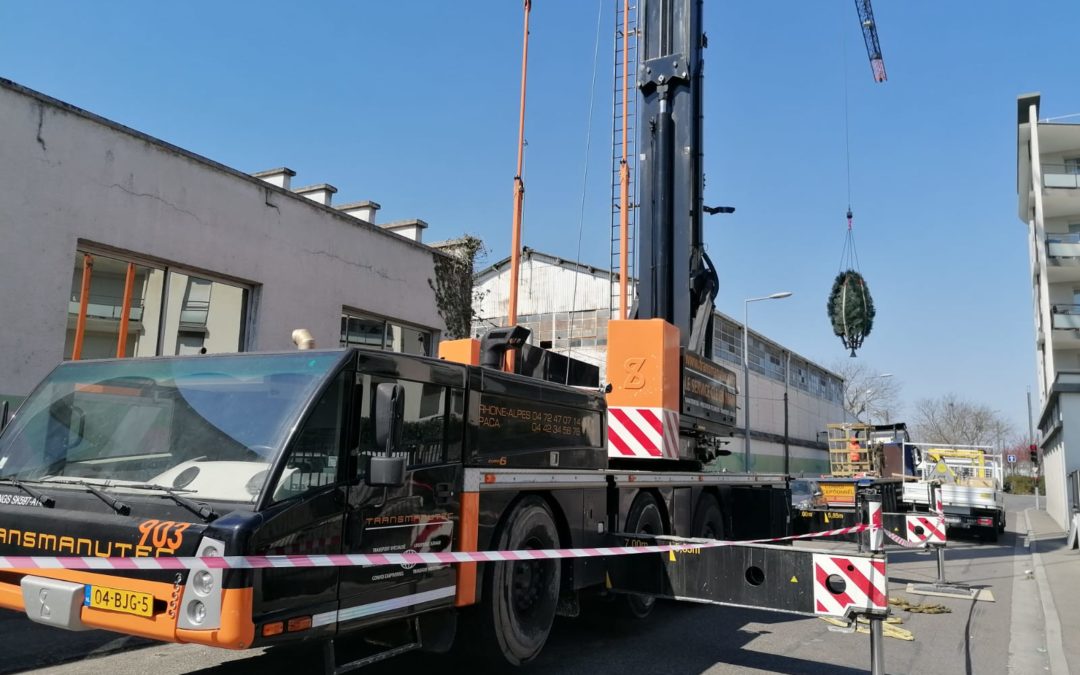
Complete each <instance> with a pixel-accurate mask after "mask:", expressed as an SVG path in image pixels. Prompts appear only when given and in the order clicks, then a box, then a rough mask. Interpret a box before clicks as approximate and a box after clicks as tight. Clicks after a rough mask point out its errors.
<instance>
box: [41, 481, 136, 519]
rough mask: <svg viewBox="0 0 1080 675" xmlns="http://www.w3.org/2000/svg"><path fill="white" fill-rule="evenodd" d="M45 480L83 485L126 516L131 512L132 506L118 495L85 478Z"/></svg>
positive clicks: (62, 483)
mask: <svg viewBox="0 0 1080 675" xmlns="http://www.w3.org/2000/svg"><path fill="white" fill-rule="evenodd" d="M43 482H46V483H56V484H57V485H81V486H82V487H84V488H86V489H87V490H89V491H90V492H91V493H92V494H93V495H94V496H95V497H97V498H98V499H100V500H101V501H103V502H105V503H106V504H108V505H109V506H111V507H112V510H113V511H116V512H117V513H119V514H120V515H122V516H126V515H129V514H130V513H131V507H130V506H128V505H127V504H125V503H124V502H122V501H120V500H119V499H117V498H116V497H113V496H112V495H111V494H109V493H108V492H105V491H104V490H102V489H101V488H99V487H97V486H96V485H94V484H93V483H87V482H86V481H84V480H50V481H43Z"/></svg>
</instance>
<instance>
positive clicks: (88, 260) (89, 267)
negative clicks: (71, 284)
mask: <svg viewBox="0 0 1080 675" xmlns="http://www.w3.org/2000/svg"><path fill="white" fill-rule="evenodd" d="M93 273H94V256H92V255H90V254H89V253H83V270H82V288H81V289H80V291H79V318H78V319H77V320H76V321H75V344H74V345H73V346H72V347H71V360H72V361H78V360H79V358H81V357H82V346H83V338H84V337H85V336H86V307H87V305H89V304H90V277H91V276H92V275H93Z"/></svg>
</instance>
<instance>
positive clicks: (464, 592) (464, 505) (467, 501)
mask: <svg viewBox="0 0 1080 675" xmlns="http://www.w3.org/2000/svg"><path fill="white" fill-rule="evenodd" d="M479 524H480V493H479V492H463V493H461V517H460V518H459V519H458V532H459V534H458V536H459V540H458V550H459V551H475V550H476V542H477V539H478V535H479V533H478V528H479ZM475 603H476V563H458V578H457V598H456V599H455V601H454V605H456V606H457V607H465V606H466V605H472V604H475Z"/></svg>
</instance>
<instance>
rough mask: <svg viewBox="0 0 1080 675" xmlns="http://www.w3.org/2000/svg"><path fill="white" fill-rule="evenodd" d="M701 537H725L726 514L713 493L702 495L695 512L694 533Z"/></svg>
mask: <svg viewBox="0 0 1080 675" xmlns="http://www.w3.org/2000/svg"><path fill="white" fill-rule="evenodd" d="M693 536H695V537H697V538H699V539H723V538H724V516H723V513H722V512H721V511H720V504H719V502H717V501H716V497H714V496H712V495H711V494H705V495H702V496H701V499H700V501H698V507H697V511H695V512H694V534H693Z"/></svg>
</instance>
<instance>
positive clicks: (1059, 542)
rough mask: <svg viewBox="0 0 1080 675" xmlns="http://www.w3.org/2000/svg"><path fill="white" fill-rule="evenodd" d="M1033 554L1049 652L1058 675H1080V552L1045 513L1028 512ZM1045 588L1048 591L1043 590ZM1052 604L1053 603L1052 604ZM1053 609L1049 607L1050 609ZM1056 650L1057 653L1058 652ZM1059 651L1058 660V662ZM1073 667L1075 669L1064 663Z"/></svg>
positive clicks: (1052, 665)
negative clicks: (1067, 545)
mask: <svg viewBox="0 0 1080 675" xmlns="http://www.w3.org/2000/svg"><path fill="white" fill-rule="evenodd" d="M1025 515H1026V517H1027V522H1028V523H1030V528H1031V529H1030V532H1029V536H1030V541H1031V552H1032V554H1033V556H1032V557H1033V559H1034V564H1035V578H1036V581H1038V582H1039V585H1040V595H1041V596H1042V597H1043V598H1044V600H1043V611H1044V612H1046V620H1047V645H1046V646H1047V650H1048V655H1049V656H1050V663H1051V669H1052V671H1053V673H1054V675H1057V673H1058V671H1059V670H1060V671H1061V672H1062V673H1067V672H1072V673H1078V674H1080V634H1078V633H1077V630H1076V629H1077V627H1078V626H1080V550H1071V549H1069V548H1067V547H1066V545H1065V532H1063V531H1062V530H1061V527H1059V526H1058V524H1057V523H1056V522H1054V519H1053V518H1051V517H1050V516H1049V515H1047V514H1046V512H1045V511H1036V510H1035V509H1028V510H1027V511H1026V512H1025ZM1043 586H1045V588H1042V587H1043ZM1047 596H1049V597H1048V598H1047ZM1048 601H1049V602H1048ZM1048 604H1049V605H1051V606H1049V607H1048V606H1047V605H1048ZM1054 619H1057V623H1058V635H1059V636H1060V643H1059V644H1054V642H1056V641H1055V640H1054V637H1055V635H1054V631H1053V629H1052V626H1053V623H1054ZM1055 648H1056V649H1055ZM1055 651H1056V652H1057V655H1058V658H1057V659H1055V658H1054V656H1055ZM1061 656H1064V661H1065V662H1066V663H1067V664H1071V668H1070V667H1069V666H1068V665H1066V664H1064V663H1061V662H1060V661H1061Z"/></svg>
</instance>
